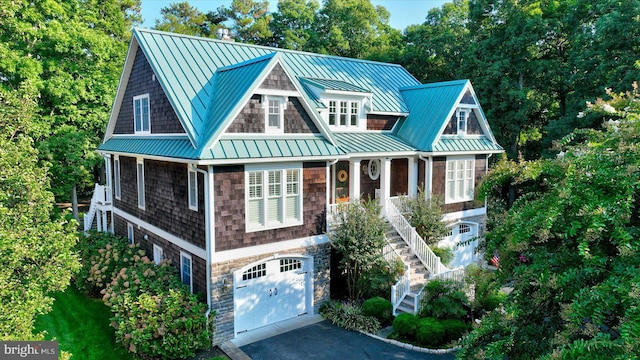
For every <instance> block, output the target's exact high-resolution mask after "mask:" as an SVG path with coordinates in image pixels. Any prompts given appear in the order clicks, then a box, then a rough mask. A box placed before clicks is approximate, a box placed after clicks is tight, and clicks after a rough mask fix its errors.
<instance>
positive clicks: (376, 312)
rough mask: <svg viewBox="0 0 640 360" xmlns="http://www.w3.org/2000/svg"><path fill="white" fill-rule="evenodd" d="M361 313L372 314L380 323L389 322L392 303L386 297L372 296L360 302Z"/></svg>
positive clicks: (391, 315)
mask: <svg viewBox="0 0 640 360" xmlns="http://www.w3.org/2000/svg"><path fill="white" fill-rule="evenodd" d="M362 313H363V314H364V315H365V316H373V317H375V318H376V319H378V321H379V322H380V324H390V323H391V318H392V317H393V304H391V301H389V300H387V299H383V298H381V297H374V298H371V299H368V300H366V301H365V302H364V303H362Z"/></svg>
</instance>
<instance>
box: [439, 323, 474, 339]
mask: <svg viewBox="0 0 640 360" xmlns="http://www.w3.org/2000/svg"><path fill="white" fill-rule="evenodd" d="M440 323H441V324H442V327H443V328H444V339H443V341H444V342H445V343H448V342H451V341H457V340H459V339H460V338H461V337H462V335H464V334H465V333H467V332H468V331H469V329H470V328H471V327H470V326H469V324H467V323H466V322H464V321H462V320H458V319H444V320H441V321H440Z"/></svg>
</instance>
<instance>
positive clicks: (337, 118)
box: [328, 100, 360, 127]
mask: <svg viewBox="0 0 640 360" xmlns="http://www.w3.org/2000/svg"><path fill="white" fill-rule="evenodd" d="M359 117H360V102H359V101H336V100H330V101H329V117H328V122H329V125H330V126H337V127H357V126H358V118H359Z"/></svg>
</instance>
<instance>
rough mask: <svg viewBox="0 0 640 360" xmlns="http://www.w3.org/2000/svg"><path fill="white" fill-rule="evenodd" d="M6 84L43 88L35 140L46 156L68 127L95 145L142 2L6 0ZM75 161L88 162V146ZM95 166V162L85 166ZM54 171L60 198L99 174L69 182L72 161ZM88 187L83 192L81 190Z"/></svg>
mask: <svg viewBox="0 0 640 360" xmlns="http://www.w3.org/2000/svg"><path fill="white" fill-rule="evenodd" d="M0 6H1V8H2V9H5V10H6V11H4V10H3V11H2V12H0V49H1V51H0V74H1V75H0V85H1V86H4V87H5V88H8V89H19V88H20V87H21V86H22V84H23V83H25V82H27V81H28V82H29V83H30V84H31V85H32V86H34V88H35V89H36V91H37V96H36V97H35V99H37V107H36V110H35V111H36V113H35V114H34V116H33V117H32V121H34V123H35V124H37V126H34V127H33V131H34V132H33V133H31V134H30V135H31V136H32V137H33V139H34V140H35V143H36V144H38V148H39V150H40V151H39V153H38V154H39V156H42V157H44V158H46V159H52V158H54V157H53V156H52V154H50V153H48V149H52V148H53V144H49V143H48V142H49V140H50V138H51V135H52V134H53V133H54V132H55V131H57V129H59V128H61V127H63V126H65V125H69V126H71V127H73V128H74V129H77V130H78V131H79V132H80V134H82V135H85V136H87V140H86V141H88V142H89V143H90V144H92V147H93V148H95V147H97V145H98V144H99V143H100V140H101V134H102V132H103V131H104V129H105V127H106V122H107V120H108V118H109V111H110V109H111V105H112V103H113V96H114V94H115V90H116V88H117V84H118V80H119V77H120V72H121V70H122V68H121V67H122V62H123V60H124V56H125V54H126V48H127V46H128V45H127V44H128V40H129V38H130V29H131V26H132V24H134V23H135V22H137V21H139V6H140V2H139V1H138V0H107V1H97V0H88V1H80V0H72V1H44V0H38V1H31V2H14V1H7V0H0ZM69 150H70V151H73V152H74V153H72V154H69V156H70V157H75V158H76V159H84V151H85V148H83V147H80V148H74V147H71V148H69ZM80 162H81V163H82V164H81V165H82V166H84V167H86V168H92V167H94V166H95V162H94V159H92V158H90V159H87V162H84V161H82V160H81V161H80ZM59 165H60V166H56V167H53V168H52V171H54V172H53V173H52V174H51V175H52V177H51V185H52V190H53V191H54V193H55V194H56V195H57V196H58V200H67V199H69V198H70V196H71V193H70V192H69V190H70V189H72V188H73V186H69V185H68V184H67V182H68V181H72V182H73V183H74V184H75V185H83V184H88V183H91V182H93V181H94V178H93V177H94V176H95V175H94V174H96V173H97V172H98V171H97V170H96V169H95V168H93V169H92V171H87V172H84V173H83V175H82V177H80V178H78V177H76V178H70V177H69V176H66V175H67V174H71V173H74V169H73V167H75V166H77V165H78V162H74V163H73V164H71V163H67V164H66V165H65V164H64V163H60V164H59ZM63 181H64V182H63ZM82 190H84V189H82Z"/></svg>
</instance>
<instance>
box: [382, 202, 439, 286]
mask: <svg viewBox="0 0 640 360" xmlns="http://www.w3.org/2000/svg"><path fill="white" fill-rule="evenodd" d="M386 211H387V213H386V216H387V219H388V220H389V222H390V223H391V225H393V227H394V228H395V229H396V231H397V232H398V234H400V237H401V238H402V239H403V240H404V241H405V242H406V243H407V244H408V245H409V247H410V248H411V250H413V252H414V253H415V254H416V256H417V257H418V259H419V260H420V261H421V262H422V264H423V265H424V266H425V268H427V270H429V272H430V273H431V274H440V273H442V272H445V271H449V268H447V267H446V266H445V265H444V264H443V263H442V261H441V260H440V257H439V256H437V255H436V254H434V253H433V251H431V248H429V245H427V243H426V242H425V241H424V240H423V239H422V237H420V235H418V233H417V232H416V229H415V228H414V227H412V226H411V224H409V222H408V221H407V219H405V217H404V216H403V215H402V213H401V212H400V210H398V207H397V206H396V204H395V201H393V200H392V199H389V200H387V207H386Z"/></svg>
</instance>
